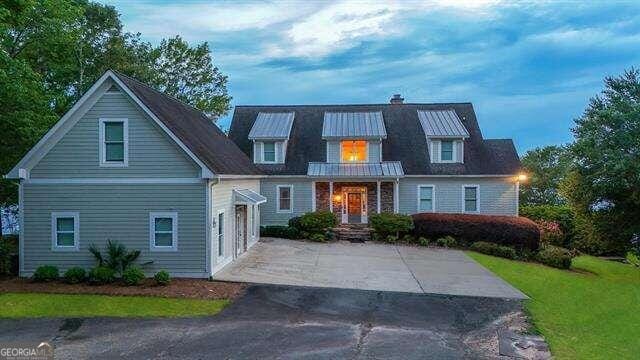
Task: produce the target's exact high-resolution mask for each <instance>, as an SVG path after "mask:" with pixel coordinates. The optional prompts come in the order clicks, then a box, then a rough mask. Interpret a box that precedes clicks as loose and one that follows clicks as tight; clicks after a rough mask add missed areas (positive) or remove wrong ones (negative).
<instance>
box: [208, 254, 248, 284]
mask: <svg viewBox="0 0 640 360" xmlns="http://www.w3.org/2000/svg"><path fill="white" fill-rule="evenodd" d="M245 253H246V251H245ZM232 261H233V256H230V257H228V258H222V262H220V263H219V264H218V263H217V264H216V265H215V266H214V267H213V275H214V276H213V279H214V280H215V274H216V273H217V272H218V271H220V270H222V268H223V267H225V266H227V265H229V264H230V263H231V262H232Z"/></svg>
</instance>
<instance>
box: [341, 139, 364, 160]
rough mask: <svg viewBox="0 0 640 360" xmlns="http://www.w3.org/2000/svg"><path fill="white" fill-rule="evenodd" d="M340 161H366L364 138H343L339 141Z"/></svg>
mask: <svg viewBox="0 0 640 360" xmlns="http://www.w3.org/2000/svg"><path fill="white" fill-rule="evenodd" d="M340 153H341V154H342V156H341V158H342V162H366V161H367V158H368V157H367V142H366V141H364V140H344V141H342V142H341V143H340Z"/></svg>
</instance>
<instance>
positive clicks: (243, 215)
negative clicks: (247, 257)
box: [235, 205, 247, 256]
mask: <svg viewBox="0 0 640 360" xmlns="http://www.w3.org/2000/svg"><path fill="white" fill-rule="evenodd" d="M246 230H247V206H246V205H236V243H235V248H236V256H238V255H240V254H242V253H243V252H245V251H246V250H247V231H246Z"/></svg>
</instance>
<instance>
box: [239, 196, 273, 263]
mask: <svg viewBox="0 0 640 360" xmlns="http://www.w3.org/2000/svg"><path fill="white" fill-rule="evenodd" d="M265 202H267V198H266V197H264V196H262V195H260V194H259V193H257V192H255V191H253V190H250V189H233V204H234V218H235V233H234V238H233V249H234V251H233V257H234V258H237V257H238V256H239V255H240V254H242V253H243V252H245V251H247V249H248V248H249V246H250V245H251V244H253V243H255V242H256V241H257V239H258V234H259V231H260V208H259V205H260V204H263V203H265Z"/></svg>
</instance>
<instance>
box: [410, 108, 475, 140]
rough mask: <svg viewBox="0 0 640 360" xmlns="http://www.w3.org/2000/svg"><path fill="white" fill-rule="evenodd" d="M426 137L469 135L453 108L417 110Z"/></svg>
mask: <svg viewBox="0 0 640 360" xmlns="http://www.w3.org/2000/svg"><path fill="white" fill-rule="evenodd" d="M418 118H420V124H422V129H423V130H424V133H425V135H426V136H427V137H465V138H467V137H469V131H467V128H465V127H464V125H463V124H462V121H460V118H459V117H458V115H457V114H456V112H455V111H453V110H418Z"/></svg>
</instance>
